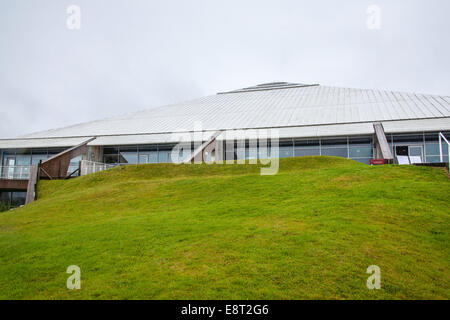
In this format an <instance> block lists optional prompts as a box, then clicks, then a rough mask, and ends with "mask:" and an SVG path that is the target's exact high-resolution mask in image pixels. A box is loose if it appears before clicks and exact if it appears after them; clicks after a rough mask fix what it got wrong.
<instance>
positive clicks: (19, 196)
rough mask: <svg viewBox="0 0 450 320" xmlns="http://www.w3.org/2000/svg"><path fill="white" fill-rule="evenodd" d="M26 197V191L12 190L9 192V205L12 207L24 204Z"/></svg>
mask: <svg viewBox="0 0 450 320" xmlns="http://www.w3.org/2000/svg"><path fill="white" fill-rule="evenodd" d="M26 197H27V193H26V192H22V191H20V192H18V191H14V192H12V193H11V206H13V207H18V206H23V205H24V204H25V199H26Z"/></svg>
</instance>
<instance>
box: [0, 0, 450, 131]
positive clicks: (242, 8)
mask: <svg viewBox="0 0 450 320" xmlns="http://www.w3.org/2000/svg"><path fill="white" fill-rule="evenodd" d="M71 5H76V6H78V7H79V8H80V11H81V15H80V27H81V28H80V29H76V28H75V29H69V28H68V26H67V20H68V19H70V20H69V25H70V26H71V27H74V26H75V27H76V24H74V20H73V18H74V16H73V15H71V14H68V13H67V9H68V7H69V6H71ZM371 5H376V6H378V8H379V9H380V10H381V11H380V18H381V19H380V24H379V27H380V28H379V29H373V27H374V26H376V25H374V23H375V22H374V21H376V19H375V20H373V19H372V18H374V17H375V16H374V13H373V11H370V13H369V14H368V13H367V9H368V7H369V6H371ZM449 12H450V1H448V0H395V1H392V0H371V1H368V0H345V1H336V0H315V1H311V0H309V1H303V0H278V1H273V0H271V1H265V0H257V1H256V0H255V1H253V0H252V1H250V0H239V1H238V0H226V1H225V0H164V1H162V0H128V1H126V0H120V1H119V0H70V1H65V0H58V1H55V0H1V1H0V138H7V137H15V136H19V135H22V134H25V133H30V132H35V131H40V130H45V129H50V128H57V127H63V126H67V125H70V124H74V123H80V122H85V121H90V120H95V119H99V118H105V117H109V116H113V115H118V114H122V113H128V112H131V111H134V110H142V109H146V108H152V107H156V106H160V105H165V104H170V103H174V102H180V101H183V100H188V99H192V98H196V97H201V96H205V95H211V94H215V93H216V92H219V91H224V90H231V89H237V88H241V87H246V86H251V85H255V84H259V83H264V82H270V81H290V82H300V83H320V84H324V85H333V86H342V87H355V88H376V89H391V90H399V91H412V92H419V93H432V94H440V95H450V74H449V73H450V59H449V57H450V41H448V39H449V32H450V19H448V13H449ZM368 22H369V26H371V28H368Z"/></svg>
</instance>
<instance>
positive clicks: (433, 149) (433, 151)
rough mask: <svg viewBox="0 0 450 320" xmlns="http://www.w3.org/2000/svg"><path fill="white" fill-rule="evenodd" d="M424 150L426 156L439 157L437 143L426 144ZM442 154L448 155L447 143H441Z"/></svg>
mask: <svg viewBox="0 0 450 320" xmlns="http://www.w3.org/2000/svg"><path fill="white" fill-rule="evenodd" d="M425 150H426V154H427V155H439V143H426V144H425ZM442 153H443V154H448V145H447V143H442Z"/></svg>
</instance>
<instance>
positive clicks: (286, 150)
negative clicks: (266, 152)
mask: <svg viewBox="0 0 450 320" xmlns="http://www.w3.org/2000/svg"><path fill="white" fill-rule="evenodd" d="M293 156H294V152H293V150H292V147H280V148H279V157H280V158H288V157H293Z"/></svg>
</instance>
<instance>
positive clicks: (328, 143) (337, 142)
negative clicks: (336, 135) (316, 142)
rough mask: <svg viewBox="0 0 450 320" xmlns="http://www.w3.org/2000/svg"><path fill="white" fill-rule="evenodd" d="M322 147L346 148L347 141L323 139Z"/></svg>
mask: <svg viewBox="0 0 450 320" xmlns="http://www.w3.org/2000/svg"><path fill="white" fill-rule="evenodd" d="M322 146H330V147H331V146H334V147H346V146H347V139H325V140H322Z"/></svg>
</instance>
